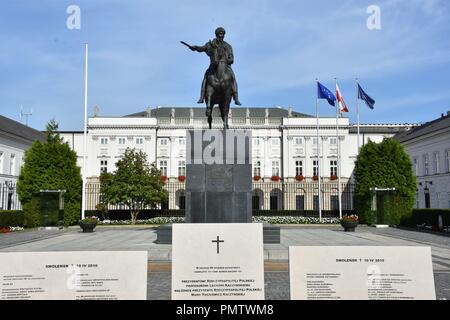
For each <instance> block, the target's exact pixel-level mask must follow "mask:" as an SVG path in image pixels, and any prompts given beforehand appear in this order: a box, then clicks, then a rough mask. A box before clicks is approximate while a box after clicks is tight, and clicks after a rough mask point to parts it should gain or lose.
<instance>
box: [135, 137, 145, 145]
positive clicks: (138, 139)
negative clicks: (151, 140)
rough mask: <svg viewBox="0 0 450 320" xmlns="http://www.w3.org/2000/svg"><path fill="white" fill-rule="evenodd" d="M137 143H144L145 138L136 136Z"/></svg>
mask: <svg viewBox="0 0 450 320" xmlns="http://www.w3.org/2000/svg"><path fill="white" fill-rule="evenodd" d="M136 144H144V138H136Z"/></svg>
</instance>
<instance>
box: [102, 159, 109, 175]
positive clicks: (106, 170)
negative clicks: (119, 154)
mask: <svg viewBox="0 0 450 320" xmlns="http://www.w3.org/2000/svg"><path fill="white" fill-rule="evenodd" d="M106 172H108V161H107V160H100V173H106Z"/></svg>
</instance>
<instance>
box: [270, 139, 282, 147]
mask: <svg viewBox="0 0 450 320" xmlns="http://www.w3.org/2000/svg"><path fill="white" fill-rule="evenodd" d="M272 145H273V146H279V145H280V139H278V138H272Z"/></svg>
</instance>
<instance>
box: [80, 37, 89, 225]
mask: <svg viewBox="0 0 450 320" xmlns="http://www.w3.org/2000/svg"><path fill="white" fill-rule="evenodd" d="M85 50H86V62H85V70H84V72H85V77H84V134H83V187H82V194H81V219H84V218H85V211H86V181H87V178H86V174H87V170H86V153H87V103H88V50H89V47H88V44H87V43H86V49H85Z"/></svg>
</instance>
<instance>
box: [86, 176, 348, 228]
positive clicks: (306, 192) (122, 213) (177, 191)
mask: <svg viewBox="0 0 450 320" xmlns="http://www.w3.org/2000/svg"><path fill="white" fill-rule="evenodd" d="M165 188H166V191H167V192H168V196H169V198H168V200H167V202H166V203H163V204H162V205H160V206H159V207H158V208H147V209H146V210H143V211H142V212H141V213H140V214H139V219H142V220H144V219H151V218H154V217H161V216H163V217H168V216H184V208H185V192H184V191H185V190H184V188H185V184H184V183H179V182H176V183H167V184H166V187H165ZM354 189H355V188H354V185H353V184H349V183H342V184H341V204H342V213H343V214H344V215H345V214H353V213H355V211H354V210H355V209H354V200H353V196H354ZM321 190H322V192H321V197H320V202H321V210H322V217H323V218H334V217H339V197H338V195H339V192H338V184H337V182H336V181H333V182H326V183H322V184H321ZM317 191H318V187H317V183H311V182H279V183H277V182H254V183H253V197H252V208H253V215H254V216H298V217H319V196H318V192H317ZM100 199H101V194H100V185H99V184H95V183H90V184H88V185H87V186H86V208H87V210H88V215H96V216H99V217H100V218H101V219H103V218H102V217H103V216H102V213H101V212H100V211H97V210H96V206H97V204H98V203H99V202H100ZM103 215H105V214H103ZM107 215H108V216H107V217H106V216H105V218H106V219H109V220H128V219H130V218H131V217H130V212H129V210H128V207H127V206H126V205H124V204H117V205H108V214H107Z"/></svg>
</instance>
